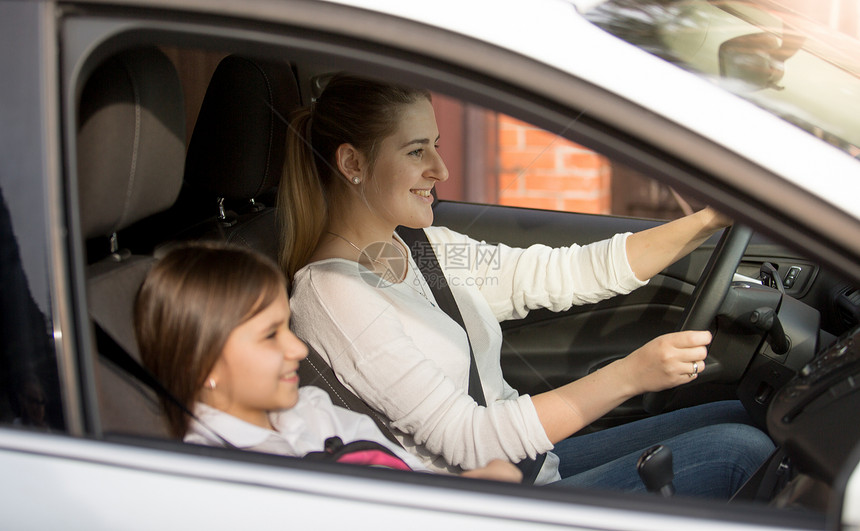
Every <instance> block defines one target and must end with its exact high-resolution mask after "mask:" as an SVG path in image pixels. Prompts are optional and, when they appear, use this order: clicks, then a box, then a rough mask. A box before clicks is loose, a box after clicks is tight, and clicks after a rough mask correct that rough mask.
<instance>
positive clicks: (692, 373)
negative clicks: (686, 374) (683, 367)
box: [690, 361, 699, 378]
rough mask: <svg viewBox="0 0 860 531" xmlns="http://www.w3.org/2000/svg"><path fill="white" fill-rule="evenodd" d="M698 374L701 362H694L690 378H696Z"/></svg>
mask: <svg viewBox="0 0 860 531" xmlns="http://www.w3.org/2000/svg"><path fill="white" fill-rule="evenodd" d="M697 374H699V362H698V361H694V362H693V372H691V373H690V378H692V377H693V376H695V375H697Z"/></svg>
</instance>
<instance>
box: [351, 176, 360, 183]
mask: <svg viewBox="0 0 860 531" xmlns="http://www.w3.org/2000/svg"><path fill="white" fill-rule="evenodd" d="M360 182H361V179H359V178H358V177H353V178H352V184H358V183H360Z"/></svg>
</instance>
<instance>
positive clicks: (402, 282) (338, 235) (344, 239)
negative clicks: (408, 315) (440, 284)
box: [326, 231, 436, 308]
mask: <svg viewBox="0 0 860 531" xmlns="http://www.w3.org/2000/svg"><path fill="white" fill-rule="evenodd" d="M326 232H328V233H329V234H331V235H332V236H335V237H338V238H340V239H341V240H343V241H345V242H346V243H348V244H349V245H350V246H351V247H352V248H353V249H355V250H356V251H358V255H359V258H360V257H361V256H362V255H364V256H367V258H368V259H369V260H370V261H371V262H373V263H374V264H377V265H379V266H380V267H382V268H383V269H385V270H386V271H388V272H389V273H391V276H392V277H395V275H394V271H392V270H391V268H390V267H388V266H387V265H386V264H383V263H382V262H381V261H380V260H377V259H375V258H373V257H371V256H370V254H369V253H366V252H364V251H362V250H361V248H359V246H358V245H356V244H354V243H352V242H351V241H349V240H347V239H346V238H345V237H343V236H341V235H340V234H337V233H336V232H332V231H326ZM391 239H393V240H394V236H392V237H391ZM394 242H395V243H394V248H395V249H397V252H398V253H400V256H401V257H402V258H403V260H404V263H405V264H406V273H405V274H404V275H403V277H402V279H401V280H400V281H399V282H397V284H406V286H407V287H409V288H411V289H412V291H414V292H415V293H417V294H419V295H421V296H422V297H424V300H426V301H427V302H429V303H430V306H432V307H434V308H435V307H436V304H435V303H434V302H433V301H431V300H430V297H428V296H427V292H426V291H425V290H424V285H423V284H422V283H421V280H420V279H418V278H417V277H416V279H415V280H417V281H418V282H417V284H418V287H419V288H421V291H418V290H417V289H415V287H414V286H412V283H410V282H407V277H408V274H409V260H408V259H407V258H406V255H405V254H403V251H402V250H401V249H400V245H398V242H397V240H394Z"/></svg>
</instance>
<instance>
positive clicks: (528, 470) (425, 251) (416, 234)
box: [397, 227, 546, 484]
mask: <svg viewBox="0 0 860 531" xmlns="http://www.w3.org/2000/svg"><path fill="white" fill-rule="evenodd" d="M397 234H399V235H400V237H401V238H402V239H403V241H404V242H405V243H406V246H407V247H409V252H410V253H411V254H412V258H413V259H414V260H415V263H416V264H417V265H418V269H419V271H421V274H422V275H424V280H426V281H427V285H428V286H429V287H430V291H431V292H432V293H433V297H434V298H435V299H436V303H437V304H438V305H439V309H441V310H442V311H444V312H445V313H447V314H448V316H449V317H451V319H453V320H454V322H456V323H457V324H458V325H460V326H461V327H462V328H463V330H465V331H466V338H467V340H468V343H469V396H471V397H472V398H473V399H474V400H475V402H477V403H478V405H479V406H484V407H486V406H487V399H486V397H485V396H484V388H483V387H482V386H481V376H480V374H479V373H478V364H477V363H476V362H475V352H474V350H472V340H471V339H469V330H468V329H467V328H466V323H465V322H464V321H463V315H462V314H461V313H460V307H459V306H457V301H456V300H455V299H454V293H453V292H452V291H451V287H450V286H448V280H447V279H446V278H445V274H444V273H443V272H442V267H441V266H440V265H439V259H438V257H437V256H436V251H435V249H433V245H432V244H431V243H430V240H428V239H427V233H426V232H424V229H410V228H407V227H398V228H397ZM545 460H546V454H539V455H538V456H537V458H536V459H529V458H526V459H523V460H522V461H520V462H519V463H516V465H517V467H519V469H520V470H521V471H522V473H523V483H529V484H531V483H534V481H535V478H537V475H538V472H540V469H541V467H542V466H543V463H544V461H545Z"/></svg>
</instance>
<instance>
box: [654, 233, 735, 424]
mask: <svg viewBox="0 0 860 531" xmlns="http://www.w3.org/2000/svg"><path fill="white" fill-rule="evenodd" d="M751 237H752V229H750V228H749V227H746V226H743V225H732V226H730V227H727V228H726V229H725V230H724V231H723V235H722V236H721V237H720V241H719V242H717V245H716V247H714V252H713V253H711V257H710V258H709V259H708V263H707V265H705V269H704V271H702V276H701V277H699V281H698V283H697V284H696V288H695V289H694V290H693V294H692V295H690V300H689V301H688V302H687V306H686V307H685V308H684V313H683V314H682V315H681V321H680V322H679V323H678V331H683V330H707V329H708V328H709V327H710V326H711V323H712V322H713V321H714V318H716V316H717V312H718V311H719V309H720V306H721V305H722V304H723V299H725V298H726V294H727V293H728V292H729V288H730V287H731V285H732V279H733V277H734V274H735V271H737V269H738V265H739V264H740V263H741V259H742V258H743V256H744V252H745V251H746V248H747V244H749V241H750V238H751ZM727 355H730V354H729V353H726V352H709V353H708V359H709V360H710V361H711V362H710V363H709V364H708V365H707V369H706V370H708V371H717V372H716V373H712V374H719V371H720V368H721V367H722V366H723V364H722V363H720V358H722V357H724V356H727ZM709 376H710V375H709ZM708 379H709V380H710V379H712V378H708ZM676 392H677V387H674V388H672V389H666V390H664V391H656V392H650V393H645V395H644V396H643V407H644V408H645V411H646V412H648V413H651V414H657V413H660V412H662V411H663V410H664V409H665V408H666V404H668V403H669V401H670V400H671V399H672V398H673V397H674V396H675V393H676Z"/></svg>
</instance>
